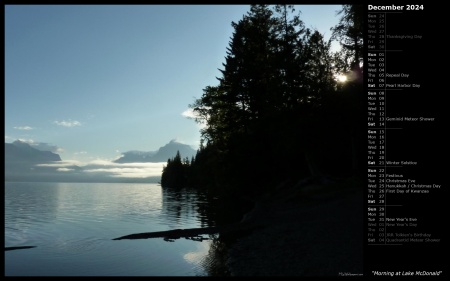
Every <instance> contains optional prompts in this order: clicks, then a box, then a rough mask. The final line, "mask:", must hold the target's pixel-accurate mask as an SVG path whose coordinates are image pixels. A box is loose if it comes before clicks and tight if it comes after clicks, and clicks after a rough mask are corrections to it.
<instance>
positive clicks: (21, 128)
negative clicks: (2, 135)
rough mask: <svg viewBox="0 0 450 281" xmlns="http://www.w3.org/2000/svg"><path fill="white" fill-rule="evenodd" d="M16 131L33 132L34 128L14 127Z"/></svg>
mask: <svg viewBox="0 0 450 281" xmlns="http://www.w3.org/2000/svg"><path fill="white" fill-rule="evenodd" d="M13 128H14V129H16V130H25V131H29V130H33V129H34V128H32V127H30V126H18V127H13Z"/></svg>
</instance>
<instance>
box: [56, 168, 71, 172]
mask: <svg viewBox="0 0 450 281" xmlns="http://www.w3.org/2000/svg"><path fill="white" fill-rule="evenodd" d="M56 170H57V171H59V172H71V171H75V169H69V168H58V169H56Z"/></svg>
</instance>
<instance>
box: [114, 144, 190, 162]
mask: <svg viewBox="0 0 450 281" xmlns="http://www.w3.org/2000/svg"><path fill="white" fill-rule="evenodd" d="M177 151H179V152H180V155H181V158H186V157H188V158H189V160H190V159H191V158H192V156H195V154H196V153H197V151H196V150H195V149H193V148H192V147H191V146H189V145H187V144H183V143H179V142H176V141H175V140H171V141H170V142H169V143H168V144H166V145H164V146H162V147H160V148H159V149H158V151H148V152H145V151H137V150H133V151H127V152H125V153H124V154H123V156H122V157H120V158H119V159H117V160H115V161H114V162H115V163H146V162H153V163H157V162H166V161H167V160H168V159H169V158H173V157H174V156H175V155H176V154H177Z"/></svg>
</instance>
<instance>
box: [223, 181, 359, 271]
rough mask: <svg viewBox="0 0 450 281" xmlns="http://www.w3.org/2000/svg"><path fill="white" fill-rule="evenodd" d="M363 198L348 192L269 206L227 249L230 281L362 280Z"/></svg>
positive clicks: (318, 195) (330, 193)
mask: <svg viewBox="0 0 450 281" xmlns="http://www.w3.org/2000/svg"><path fill="white" fill-rule="evenodd" d="M310 188H311V189H314V188H315V187H310ZM362 199H363V192H362V189H354V188H353V189H350V190H343V191H336V192H325V193H321V194H320V192H319V194H313V195H311V196H306V197H305V198H304V200H301V201H300V202H299V201H296V200H294V201H292V200H288V202H278V203H276V204H272V206H270V208H267V209H265V210H264V211H263V212H262V213H261V214H259V215H258V220H259V221H260V222H261V224H262V225H263V227H262V228H261V229H258V230H256V231H253V232H252V233H251V234H249V235H247V236H245V237H241V238H239V239H238V240H237V241H235V242H234V243H233V244H232V246H231V248H230V249H229V250H228V259H227V262H226V265H227V267H228V269H229V271H230V274H231V276H350V275H356V276H361V275H362V273H363V200H362Z"/></svg>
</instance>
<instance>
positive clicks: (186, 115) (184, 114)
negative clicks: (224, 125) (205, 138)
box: [181, 108, 206, 129]
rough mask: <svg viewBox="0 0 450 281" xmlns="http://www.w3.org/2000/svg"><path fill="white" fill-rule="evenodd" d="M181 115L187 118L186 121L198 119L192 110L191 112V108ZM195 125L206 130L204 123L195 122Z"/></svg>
mask: <svg viewBox="0 0 450 281" xmlns="http://www.w3.org/2000/svg"><path fill="white" fill-rule="evenodd" d="M181 115H182V116H183V117H186V118H188V119H194V120H195V119H196V118H198V117H199V115H198V114H197V113H196V112H195V111H194V110H192V108H188V109H186V110H185V111H183V112H182V113H181ZM196 123H197V126H198V127H199V128H200V129H204V128H206V124H205V122H196Z"/></svg>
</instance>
